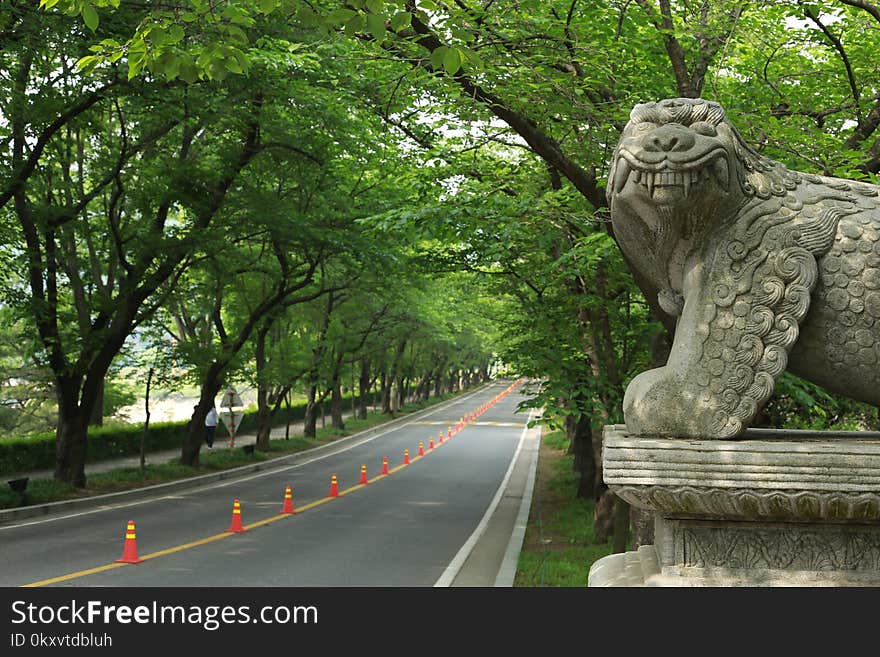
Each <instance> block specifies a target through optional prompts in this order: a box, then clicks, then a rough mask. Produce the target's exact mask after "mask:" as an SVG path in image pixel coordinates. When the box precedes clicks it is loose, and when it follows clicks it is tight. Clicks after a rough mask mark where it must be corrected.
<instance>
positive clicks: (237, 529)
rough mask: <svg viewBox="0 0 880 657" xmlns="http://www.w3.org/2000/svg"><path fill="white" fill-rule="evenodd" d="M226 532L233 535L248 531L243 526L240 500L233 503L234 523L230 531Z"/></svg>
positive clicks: (230, 525)
mask: <svg viewBox="0 0 880 657" xmlns="http://www.w3.org/2000/svg"><path fill="white" fill-rule="evenodd" d="M226 531H227V532H232V533H233V534H242V533H244V532H246V531H247V530H246V529H245V528H244V527H242V525H241V502H239V501H238V500H233V502H232V522H231V523H229V529H227V530H226Z"/></svg>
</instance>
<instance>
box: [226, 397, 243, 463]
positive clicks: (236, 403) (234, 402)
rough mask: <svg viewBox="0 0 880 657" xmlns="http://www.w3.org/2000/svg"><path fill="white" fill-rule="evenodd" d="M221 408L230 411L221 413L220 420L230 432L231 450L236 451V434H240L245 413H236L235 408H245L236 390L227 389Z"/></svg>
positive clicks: (241, 411)
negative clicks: (239, 429) (239, 430)
mask: <svg viewBox="0 0 880 657" xmlns="http://www.w3.org/2000/svg"><path fill="white" fill-rule="evenodd" d="M220 406H222V407H225V408H227V409H228V410H226V411H222V412H221V413H220V420H222V422H223V425H224V426H225V427H226V431H228V432H229V449H234V448H235V434H236V433H237V432H238V427H239V425H240V424H241V419H242V418H243V417H244V411H243V410H240V411H234V410H233V408H243V407H244V404H242V403H241V397H239V395H238V392H236V390H235V388H233V387H232V386H229V387H228V388H226V392H224V393H223V401H222V403H221V404H220Z"/></svg>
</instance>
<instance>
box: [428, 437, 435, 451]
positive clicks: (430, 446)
mask: <svg viewBox="0 0 880 657" xmlns="http://www.w3.org/2000/svg"><path fill="white" fill-rule="evenodd" d="M428 449H429V450H431V449H434V438H433V437H432V438H430V439H429V440H428Z"/></svg>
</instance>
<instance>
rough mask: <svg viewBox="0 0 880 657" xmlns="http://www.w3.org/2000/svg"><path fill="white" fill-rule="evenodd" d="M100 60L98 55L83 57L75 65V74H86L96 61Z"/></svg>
mask: <svg viewBox="0 0 880 657" xmlns="http://www.w3.org/2000/svg"><path fill="white" fill-rule="evenodd" d="M100 59H101V58H100V57H99V56H98V55H87V56H85V57H81V58H80V59H79V61H77V63H76V72H77V73H88V72H89V71H91V70H92V69H93V68H95V66H96V65H97V63H98V60H100Z"/></svg>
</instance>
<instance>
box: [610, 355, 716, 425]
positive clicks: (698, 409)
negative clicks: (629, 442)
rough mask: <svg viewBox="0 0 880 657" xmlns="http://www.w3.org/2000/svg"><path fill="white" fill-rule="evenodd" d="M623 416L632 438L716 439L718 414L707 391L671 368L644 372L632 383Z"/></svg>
mask: <svg viewBox="0 0 880 657" xmlns="http://www.w3.org/2000/svg"><path fill="white" fill-rule="evenodd" d="M623 416H624V422H625V423H626V428H627V432H628V433H630V434H633V435H646V436H647V435H651V436H669V437H676V438H713V437H715V436H714V435H713V434H714V432H715V431H716V429H715V428H714V425H715V422H714V420H715V411H714V410H713V405H712V404H711V398H710V396H709V395H708V393H707V391H706V390H705V389H700V388H698V387H697V386H696V385H695V384H694V383H693V381H690V380H689V379H688V377H687V374H686V373H684V374H683V373H679V372H676V371H675V370H673V369H671V368H670V367H669V366H668V365H667V366H665V367H658V368H657V369H653V370H648V371H647V372H642V373H641V374H639V375H638V376H637V377H635V378H634V379H633V380H632V381H631V382H630V384H629V386H627V389H626V393H625V394H624V397H623Z"/></svg>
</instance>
